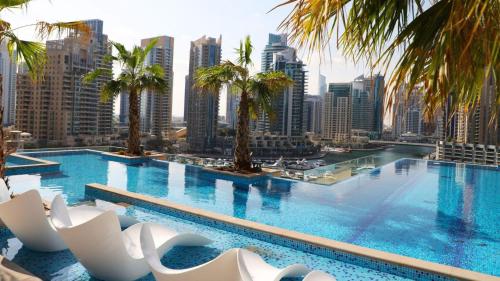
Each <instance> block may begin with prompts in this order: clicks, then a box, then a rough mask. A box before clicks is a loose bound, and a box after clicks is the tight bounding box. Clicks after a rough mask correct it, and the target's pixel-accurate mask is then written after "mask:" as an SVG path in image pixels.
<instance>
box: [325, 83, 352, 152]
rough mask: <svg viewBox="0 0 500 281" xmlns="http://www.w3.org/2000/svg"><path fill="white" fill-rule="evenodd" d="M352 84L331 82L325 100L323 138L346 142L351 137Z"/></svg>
mask: <svg viewBox="0 0 500 281" xmlns="http://www.w3.org/2000/svg"><path fill="white" fill-rule="evenodd" d="M351 98H352V84H351V83H330V84H329V85H328V92H327V93H325V99H324V101H323V118H322V122H323V126H322V138H323V139H326V140H332V141H334V142H341V143H346V142H349V140H350V139H351V129H352V100H351Z"/></svg>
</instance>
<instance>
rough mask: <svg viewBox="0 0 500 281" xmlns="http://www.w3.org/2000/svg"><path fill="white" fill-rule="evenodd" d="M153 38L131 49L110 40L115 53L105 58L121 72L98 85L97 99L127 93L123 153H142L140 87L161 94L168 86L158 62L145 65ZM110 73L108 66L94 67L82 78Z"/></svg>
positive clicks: (109, 98)
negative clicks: (112, 62)
mask: <svg viewBox="0 0 500 281" xmlns="http://www.w3.org/2000/svg"><path fill="white" fill-rule="evenodd" d="M157 41H158V40H151V42H150V43H149V44H148V45H147V46H146V47H145V48H141V47H139V46H135V47H134V48H133V49H132V51H128V50H127V49H125V47H124V46H123V45H122V44H120V43H117V42H111V45H112V46H113V47H114V48H115V49H116V51H117V52H118V55H117V56H112V55H110V56H108V58H107V59H109V60H111V61H116V62H118V63H119V64H120V66H121V68H122V72H121V73H120V74H119V75H118V77H116V78H114V79H111V80H110V81H109V82H107V83H106V84H105V85H104V86H103V87H102V89H101V100H102V101H104V102H106V101H109V100H111V99H113V98H115V97H116V96H117V95H119V94H120V93H128V96H129V133H128V145H127V153H128V154H130V155H136V156H138V155H142V151H141V147H140V146H141V138H140V131H139V95H140V94H141V93H142V92H143V91H144V90H149V91H153V92H155V93H159V94H163V93H165V92H166V91H167V88H168V82H167V80H166V79H165V73H164V71H163V68H162V67H161V66H160V65H158V64H153V65H147V66H146V65H145V60H146V57H147V55H148V54H149V52H150V51H151V49H153V47H154V46H155V45H156V42H157ZM110 72H111V70H110V69H106V68H98V69H96V70H94V71H92V72H90V73H88V74H87V75H85V78H84V81H85V82H87V83H89V82H91V81H93V80H95V79H96V78H97V77H100V76H108V77H109V76H111V73H110Z"/></svg>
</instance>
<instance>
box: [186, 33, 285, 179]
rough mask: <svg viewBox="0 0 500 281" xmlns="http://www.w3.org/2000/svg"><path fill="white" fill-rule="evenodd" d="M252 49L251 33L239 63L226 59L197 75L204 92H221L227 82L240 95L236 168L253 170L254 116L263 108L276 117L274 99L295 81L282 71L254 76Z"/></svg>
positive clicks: (239, 55) (235, 152)
mask: <svg viewBox="0 0 500 281" xmlns="http://www.w3.org/2000/svg"><path fill="white" fill-rule="evenodd" d="M252 50H253V46H252V43H251V40H250V36H247V37H246V38H245V40H244V41H240V47H239V48H237V49H236V52H237V54H238V60H237V63H233V62H231V61H224V62H222V63H221V64H220V65H216V66H212V67H208V68H200V69H198V70H197V72H196V78H195V87H197V88H199V89H201V90H203V92H207V93H215V94H219V91H220V89H221V87H222V86H223V85H226V86H228V87H232V91H231V92H232V93H236V94H239V95H240V103H239V106H238V124H237V128H236V142H235V144H236V146H235V151H234V166H235V167H234V169H235V170H236V171H252V160H251V155H250V128H249V125H250V118H257V116H258V113H259V112H260V111H263V112H266V113H267V114H269V115H270V116H272V108H271V102H272V100H273V98H274V97H275V96H276V95H278V94H280V93H282V91H283V90H284V89H285V88H286V87H287V86H290V85H291V84H292V83H293V81H292V80H291V79H290V78H289V77H288V76H287V75H286V74H285V73H284V72H281V71H273V72H265V73H257V74H255V75H251V74H250V71H249V66H251V65H252V59H251V55H252Z"/></svg>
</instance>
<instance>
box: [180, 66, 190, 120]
mask: <svg viewBox="0 0 500 281" xmlns="http://www.w3.org/2000/svg"><path fill="white" fill-rule="evenodd" d="M189 83H190V82H189V75H186V76H185V77H184V116H183V117H182V120H184V122H187V117H188V105H189V87H190V86H191V85H190V84H189Z"/></svg>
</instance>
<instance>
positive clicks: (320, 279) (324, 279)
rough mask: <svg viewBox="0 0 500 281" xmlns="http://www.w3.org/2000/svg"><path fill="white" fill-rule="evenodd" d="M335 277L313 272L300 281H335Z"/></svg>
mask: <svg viewBox="0 0 500 281" xmlns="http://www.w3.org/2000/svg"><path fill="white" fill-rule="evenodd" d="M336 280H337V279H335V277H333V276H331V275H330V274H326V273H324V272H323V271H318V270H314V271H311V272H310V273H309V274H307V275H306V277H305V278H304V280H302V281H336Z"/></svg>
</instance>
